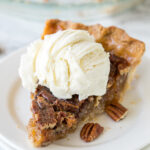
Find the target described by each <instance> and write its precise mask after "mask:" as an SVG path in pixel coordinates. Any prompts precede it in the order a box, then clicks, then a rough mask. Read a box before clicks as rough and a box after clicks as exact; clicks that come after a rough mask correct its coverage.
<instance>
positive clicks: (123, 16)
mask: <svg viewBox="0 0 150 150" xmlns="http://www.w3.org/2000/svg"><path fill="white" fill-rule="evenodd" d="M31 15H32V14H31ZM87 23H101V24H103V25H106V26H108V25H117V26H119V27H121V28H124V29H125V30H126V31H127V32H128V33H129V34H130V35H132V36H133V37H136V38H139V39H141V40H143V41H144V42H145V43H146V48H147V50H149V48H150V46H149V45H150V43H149V42H150V41H149V37H150V0H145V1H143V3H142V4H140V5H139V6H138V7H136V8H134V9H132V10H129V11H128V12H122V13H120V14H118V15H115V16H109V17H106V18H105V19H100V20H95V21H94V22H88V21H87ZM43 27H44V22H37V21H36V22H35V21H32V20H30V21H29V20H28V19H26V20H25V19H24V20H23V19H21V18H19V17H15V16H13V17H12V16H10V15H9V14H5V13H3V14H0V58H1V57H5V56H6V55H7V54H8V53H11V52H13V51H15V50H16V49H18V48H20V47H23V46H25V45H27V44H28V43H30V42H31V41H33V40H35V39H37V38H40V35H41V33H42V30H43ZM5 149H6V147H5V144H4V143H2V142H0V150H5ZM7 150H8V148H7ZM145 150H150V147H146V148H145Z"/></svg>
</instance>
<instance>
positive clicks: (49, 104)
mask: <svg viewBox="0 0 150 150" xmlns="http://www.w3.org/2000/svg"><path fill="white" fill-rule="evenodd" d="M110 62H111V67H110V74H109V80H108V84H107V92H106V94H105V95H103V96H102V97H99V96H90V97H88V98H87V99H84V100H81V101H79V100H78V95H73V97H72V99H67V100H63V99H57V98H56V97H54V96H53V95H52V93H51V92H50V90H49V89H48V88H46V87H44V86H41V85H38V87H37V89H36V92H35V93H31V98H32V104H31V111H32V113H33V117H32V119H30V121H29V124H28V132H29V137H30V139H31V140H32V142H33V144H34V145H35V146H46V145H48V144H49V143H51V142H53V141H55V140H57V139H60V138H63V137H65V136H66V135H67V134H68V133H70V132H73V131H74V130H75V129H76V128H77V126H78V124H79V122H81V121H83V120H84V119H87V116H88V118H89V117H91V118H93V116H94V115H95V114H100V113H102V112H103V111H104V109H105V105H107V104H109V103H110V102H112V101H119V100H120V99H121V97H122V95H121V94H122V92H123V90H124V88H125V86H126V83H127V82H126V81H127V77H128V75H129V69H130V67H129V64H128V62H127V61H126V60H125V59H123V58H120V57H117V56H115V55H113V54H111V55H110ZM127 70H128V71H127ZM89 112H90V114H89Z"/></svg>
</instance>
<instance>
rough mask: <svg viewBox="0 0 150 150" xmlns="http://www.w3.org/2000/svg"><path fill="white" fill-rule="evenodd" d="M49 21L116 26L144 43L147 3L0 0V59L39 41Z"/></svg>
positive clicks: (149, 17) (147, 0)
mask: <svg viewBox="0 0 150 150" xmlns="http://www.w3.org/2000/svg"><path fill="white" fill-rule="evenodd" d="M50 18H59V19H63V20H72V21H77V22H82V23H86V24H93V23H100V24H103V25H104V26H109V25H116V26H119V27H121V28H124V29H125V30H126V31H127V32H128V33H129V34H131V35H132V36H133V37H136V38H139V39H141V40H143V41H145V42H146V43H148V40H149V39H148V37H149V35H150V30H149V27H150V0H0V58H1V57H3V56H6V55H7V54H8V53H10V52H12V51H15V50H16V49H18V48H21V47H24V46H25V45H27V44H28V43H30V42H32V41H33V40H35V39H37V38H40V35H41V33H42V31H43V27H44V23H45V21H46V20H47V19H50Z"/></svg>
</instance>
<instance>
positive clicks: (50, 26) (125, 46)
mask: <svg viewBox="0 0 150 150" xmlns="http://www.w3.org/2000/svg"><path fill="white" fill-rule="evenodd" d="M66 29H80V30H87V31H88V32H89V33H90V34H91V35H93V36H94V38H95V40H96V42H98V43H99V42H100V43H101V44H102V45H103V47H104V49H105V51H108V52H110V53H112V54H114V55H116V56H119V57H122V58H124V59H125V60H127V61H128V63H129V64H130V65H137V64H138V63H139V62H140V61H141V57H142V55H143V53H144V51H145V44H144V42H142V41H139V40H137V39H134V38H132V37H130V36H129V35H128V34H127V33H126V32H125V31H124V30H123V29H120V28H118V27H115V26H110V27H103V26H102V25H100V24H96V25H89V26H87V25H84V24H81V23H74V22H71V21H62V20H58V19H51V20H47V21H46V25H45V28H44V32H43V34H42V39H44V36H45V35H47V34H53V33H55V32H57V31H59V30H66Z"/></svg>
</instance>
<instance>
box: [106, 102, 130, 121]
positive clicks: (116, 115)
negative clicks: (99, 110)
mask: <svg viewBox="0 0 150 150" xmlns="http://www.w3.org/2000/svg"><path fill="white" fill-rule="evenodd" d="M105 112H106V113H107V115H108V116H110V117H111V118H112V119H113V120H114V121H119V120H121V119H123V118H124V117H125V116H126V115H127V112H128V110H127V109H126V108H125V107H124V106H122V105H121V104H120V103H118V102H112V103H111V104H109V105H107V106H106V108H105Z"/></svg>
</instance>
